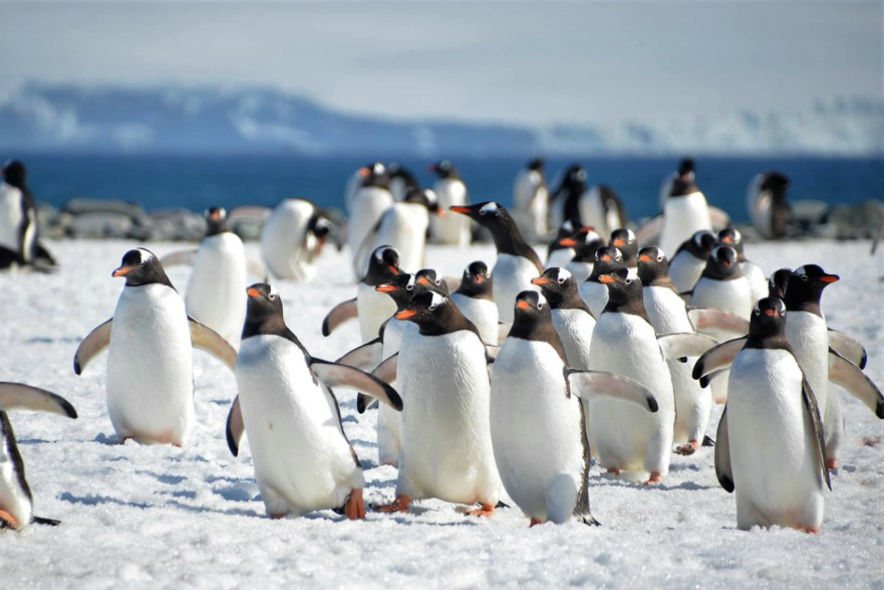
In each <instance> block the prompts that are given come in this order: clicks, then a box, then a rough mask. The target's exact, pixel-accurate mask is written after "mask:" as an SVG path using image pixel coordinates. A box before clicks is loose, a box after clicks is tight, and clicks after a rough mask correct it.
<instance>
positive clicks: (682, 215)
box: [660, 191, 713, 257]
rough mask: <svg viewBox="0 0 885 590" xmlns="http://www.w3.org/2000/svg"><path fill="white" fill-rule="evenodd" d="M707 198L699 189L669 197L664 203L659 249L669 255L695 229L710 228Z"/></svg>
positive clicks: (674, 251) (689, 236) (692, 233)
mask: <svg viewBox="0 0 885 590" xmlns="http://www.w3.org/2000/svg"><path fill="white" fill-rule="evenodd" d="M712 227H713V225H712V224H711V222H710V209H709V208H708V207H707V199H705V198H704V194H703V193H701V192H700V191H698V192H694V193H691V194H690V195H685V196H682V197H669V198H668V199H667V201H666V203H665V205H664V221H663V225H662V227H661V240H660V241H661V249H662V250H663V251H664V253H665V254H666V255H667V257H671V256H673V255H674V254H675V253H676V250H678V249H679V246H680V245H681V244H682V242H684V241H685V240H687V239H689V238H691V236H692V235H694V233H695V232H696V231H700V230H702V229H712Z"/></svg>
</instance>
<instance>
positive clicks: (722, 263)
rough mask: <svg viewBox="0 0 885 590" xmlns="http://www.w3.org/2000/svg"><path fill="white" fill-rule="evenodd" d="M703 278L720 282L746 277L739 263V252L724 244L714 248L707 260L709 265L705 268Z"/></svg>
mask: <svg viewBox="0 0 885 590" xmlns="http://www.w3.org/2000/svg"><path fill="white" fill-rule="evenodd" d="M702 276H704V277H707V278H711V279H715V280H719V281H727V280H730V279H737V278H740V277H742V276H744V272H743V271H742V270H741V265H740V262H739V261H738V253H737V250H735V249H734V248H732V247H731V246H726V245H724V244H720V245H718V246H716V247H715V248H713V251H712V252H710V256H709V257H708V258H707V265H706V266H705V267H704V272H703V273H702Z"/></svg>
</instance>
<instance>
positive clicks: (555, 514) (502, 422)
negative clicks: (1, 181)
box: [490, 269, 657, 526]
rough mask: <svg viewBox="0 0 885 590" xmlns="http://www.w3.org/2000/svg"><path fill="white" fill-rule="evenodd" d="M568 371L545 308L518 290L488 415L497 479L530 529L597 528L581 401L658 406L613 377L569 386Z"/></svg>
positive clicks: (578, 377)
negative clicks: (574, 523) (613, 398)
mask: <svg viewBox="0 0 885 590" xmlns="http://www.w3.org/2000/svg"><path fill="white" fill-rule="evenodd" d="M550 270H553V269H548V272H549V271H550ZM551 275H552V273H551ZM544 278H546V273H545V277H544ZM566 364H567V360H566V353H565V350H564V349H563V346H562V343H561V342H560V340H559V338H558V336H557V333H556V331H555V330H554V329H553V320H552V319H551V315H550V306H549V305H548V304H547V301H546V300H545V298H544V296H543V295H542V294H539V293H537V292H534V291H523V292H522V293H520V294H519V295H518V296H517V297H516V305H515V311H514V322H513V328H512V329H511V330H510V333H509V334H508V336H507V338H506V340H505V341H504V343H503V344H502V345H501V350H500V352H499V353H498V356H497V357H496V360H495V363H494V364H493V365H492V372H491V409H490V411H491V432H492V445H493V448H494V451H495V461H496V463H497V465H498V470H499V472H500V474H501V480H502V482H503V484H504V487H505V489H506V490H507V494H508V496H510V498H512V499H513V501H514V502H515V503H516V505H517V506H519V508H520V509H521V510H522V511H523V513H525V514H526V516H528V517H529V518H530V519H531V525H532V526H533V525H536V524H541V523H543V522H546V521H551V522H554V523H557V524H560V523H563V522H566V521H567V520H569V519H570V518H571V517H572V516H575V517H577V518H579V519H581V520H582V521H583V522H584V523H586V524H599V523H598V522H596V520H595V519H594V518H593V516H592V514H591V513H590V501H589V495H588V491H587V475H588V472H589V470H590V448H589V446H588V442H587V433H586V429H585V427H584V424H585V421H584V418H583V414H584V412H583V407H582V405H581V404H580V403H579V402H578V399H579V398H578V396H586V397H588V398H590V397H592V396H595V395H605V394H607V393H608V394H611V392H617V393H616V395H619V397H621V398H622V399H624V398H626V399H628V400H630V401H635V402H636V403H641V404H642V405H643V407H645V409H646V410H650V411H655V409H656V407H657V402H656V401H655V399H654V397H653V396H651V394H649V393H648V392H647V391H645V390H644V389H642V388H640V387H638V386H636V385H635V384H633V383H630V382H627V381H625V380H619V379H617V378H616V377H615V376H613V375H608V374H600V373H590V372H586V373H577V374H574V375H569V376H568V378H569V382H567V381H566V379H567V377H566V374H567V372H571V371H567V370H566ZM615 381H617V384H616V386H615V387H611V384H612V383H613V382H615ZM607 385H608V387H606V386H607ZM636 398H639V400H638V401H637V400H636Z"/></svg>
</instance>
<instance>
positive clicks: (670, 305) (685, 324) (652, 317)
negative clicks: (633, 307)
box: [642, 286, 694, 334]
mask: <svg viewBox="0 0 885 590" xmlns="http://www.w3.org/2000/svg"><path fill="white" fill-rule="evenodd" d="M642 304H643V306H644V307H645V312H646V313H647V314H648V319H649V321H650V322H651V325H652V326H653V327H654V329H655V333H656V334H676V333H679V332H694V327H693V326H692V325H691V322H690V321H689V319H688V313H687V312H686V309H685V301H683V299H682V297H680V296H679V295H677V294H676V293H675V292H674V291H673V290H672V289H670V288H668V287H656V286H650V287H643V288H642Z"/></svg>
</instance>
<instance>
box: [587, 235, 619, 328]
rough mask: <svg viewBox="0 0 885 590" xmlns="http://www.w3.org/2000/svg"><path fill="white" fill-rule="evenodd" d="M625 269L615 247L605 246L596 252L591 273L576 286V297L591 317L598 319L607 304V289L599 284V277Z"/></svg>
mask: <svg viewBox="0 0 885 590" xmlns="http://www.w3.org/2000/svg"><path fill="white" fill-rule="evenodd" d="M618 268H626V267H625V266H624V255H623V254H622V253H621V251H620V250H619V249H618V248H616V247H615V246H605V247H603V248H599V249H598V250H597V251H596V262H594V263H593V272H591V273H590V276H589V277H587V280H586V281H584V282H583V283H581V284H580V285H579V286H578V295H580V296H581V300H582V301H583V302H584V303H586V304H587V307H589V308H590V313H591V314H593V317H595V318H598V317H599V315H600V314H601V313H602V310H603V309H604V308H605V305H606V303H608V287H606V286H605V285H604V284H602V283H600V282H599V277H601V276H603V275H607V274H609V273H610V272H612V271H613V270H615V269H618Z"/></svg>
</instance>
